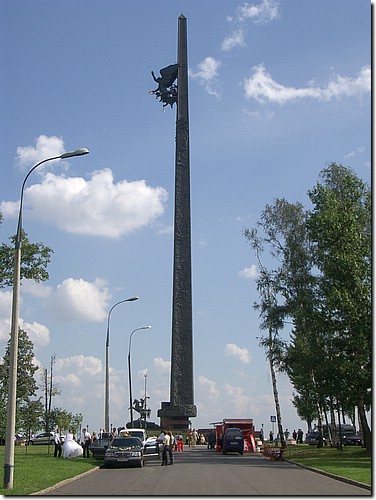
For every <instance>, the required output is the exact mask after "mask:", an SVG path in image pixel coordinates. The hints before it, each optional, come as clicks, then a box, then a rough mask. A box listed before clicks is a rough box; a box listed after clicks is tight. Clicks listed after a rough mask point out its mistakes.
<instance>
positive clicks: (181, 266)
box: [158, 14, 197, 429]
mask: <svg viewBox="0 0 376 500" xmlns="http://www.w3.org/2000/svg"><path fill="white" fill-rule="evenodd" d="M192 344H193V339H192V273H191V202H190V164H189V117H188V58H187V19H186V18H185V17H184V16H183V14H182V15H181V16H179V19H178V90H177V111H176V153H175V215H174V268H173V297H172V345H171V382H170V384H171V385H170V402H169V404H168V403H162V408H161V409H160V410H159V411H158V416H159V417H161V419H162V422H161V423H162V425H163V426H166V427H167V426H168V427H170V428H171V429H185V428H188V425H189V417H195V416H196V415H197V409H196V406H195V405H194V396H193V346H192Z"/></svg>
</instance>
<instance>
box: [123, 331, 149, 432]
mask: <svg viewBox="0 0 376 500" xmlns="http://www.w3.org/2000/svg"><path fill="white" fill-rule="evenodd" d="M148 328H151V326H150V325H148V326H141V327H140V328H136V329H135V330H133V332H132V333H131V334H130V336H129V347H128V384H129V411H130V416H131V428H132V427H133V398H132V376H131V343H132V336H133V334H134V332H137V331H138V330H147V329H148Z"/></svg>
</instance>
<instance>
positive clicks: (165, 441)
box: [161, 431, 170, 465]
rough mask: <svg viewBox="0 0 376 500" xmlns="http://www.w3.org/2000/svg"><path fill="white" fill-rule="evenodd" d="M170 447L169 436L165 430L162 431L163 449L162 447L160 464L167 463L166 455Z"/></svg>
mask: <svg viewBox="0 0 376 500" xmlns="http://www.w3.org/2000/svg"><path fill="white" fill-rule="evenodd" d="M169 448H170V436H169V434H168V433H167V432H166V431H163V449H162V463H161V465H167V457H168V453H169Z"/></svg>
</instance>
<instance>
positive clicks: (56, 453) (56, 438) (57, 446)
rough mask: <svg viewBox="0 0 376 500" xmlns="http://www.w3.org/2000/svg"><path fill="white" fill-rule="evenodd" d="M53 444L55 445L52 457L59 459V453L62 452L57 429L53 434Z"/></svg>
mask: <svg viewBox="0 0 376 500" xmlns="http://www.w3.org/2000/svg"><path fill="white" fill-rule="evenodd" d="M54 443H55V450H54V457H55V458H56V457H61V452H62V447H61V436H60V430H59V429H58V428H57V429H56V430H55V432H54Z"/></svg>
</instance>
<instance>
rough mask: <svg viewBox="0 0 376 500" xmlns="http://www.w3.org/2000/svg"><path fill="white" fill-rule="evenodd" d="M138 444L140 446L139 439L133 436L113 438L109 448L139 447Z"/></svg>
mask: <svg viewBox="0 0 376 500" xmlns="http://www.w3.org/2000/svg"><path fill="white" fill-rule="evenodd" d="M140 446H142V443H141V441H140V440H139V438H134V437H133V438H132V437H121V438H114V439H113V440H112V443H111V448H135V447H137V448H139V447H140Z"/></svg>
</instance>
